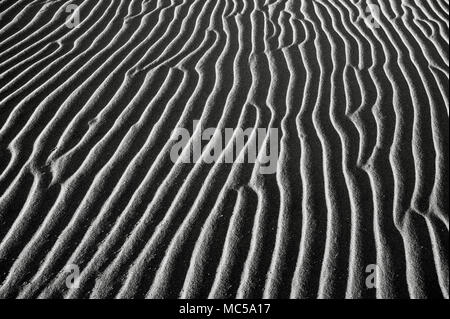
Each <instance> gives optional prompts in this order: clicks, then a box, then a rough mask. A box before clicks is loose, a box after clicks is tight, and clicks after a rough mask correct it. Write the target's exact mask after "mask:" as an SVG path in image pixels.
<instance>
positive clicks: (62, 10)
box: [0, 0, 449, 298]
mask: <svg viewBox="0 0 450 319" xmlns="http://www.w3.org/2000/svg"><path fill="white" fill-rule="evenodd" d="M374 3H376V4H378V5H379V9H380V13H381V14H380V18H379V21H378V23H379V27H378V28H377V27H373V26H372V27H371V26H370V25H368V24H366V21H365V19H363V18H361V17H362V16H364V17H365V16H367V14H368V13H367V12H366V11H365V9H366V2H365V1H355V0H334V1H330V0H278V1H274V0H148V1H144V0H97V1H94V0H92V1H89V0H85V1H82V0H73V1H62V0H61V1H58V0H55V1H42V0H35V1H29V0H3V1H0V12H1V13H0V81H1V82H0V83H1V85H0V128H1V129H0V196H1V197H0V297H1V298H13V297H18V298H37V297H39V298H60V297H65V298H87V297H90V298H111V297H117V298H143V297H147V298H178V297H182V298H206V297H210V298H236V297H237V298H344V297H346V298H375V297H377V298H409V297H411V298H431V297H435V298H448V297H449V272H448V270H449V269H448V268H449V267H448V249H449V202H448V194H449V175H448V174H449V148H448V147H449V145H448V143H449V135H448V134H449V116H448V115H449V113H448V109H449V87H448V85H449V48H448V45H449V22H448V18H449V2H448V0H431V1H430V0H378V1H375V2H374ZM68 4H77V5H79V6H80V11H79V12H80V13H81V16H80V18H81V20H80V22H81V24H80V25H79V26H78V27H76V28H69V27H68V26H67V25H66V18H67V16H68V15H69V14H68V13H67V12H66V6H67V5H68ZM197 119H201V120H202V122H203V124H204V126H205V127H217V128H219V129H224V128H239V127H240V128H243V129H245V128H277V129H278V130H279V136H278V138H279V159H278V161H277V172H276V174H271V175H270V174H266V175H264V174H261V172H260V170H259V168H258V165H257V164H250V163H248V164H238V163H235V164H221V163H213V164H206V163H204V162H198V163H194V164H181V163H180V162H177V163H173V161H171V159H170V150H171V148H172V147H173V146H174V144H175V143H176V141H175V140H172V139H171V134H172V131H173V130H174V129H176V128H189V129H190V130H191V126H192V121H193V120H197ZM191 133H192V130H191ZM191 142H192V140H191ZM373 264H376V265H378V269H379V271H378V273H377V274H378V278H377V281H378V288H377V289H369V288H368V287H367V285H366V281H367V278H368V276H369V275H370V273H368V272H366V270H367V269H368V268H367V267H368V266H369V265H373ZM67 265H76V266H77V267H79V269H80V271H81V273H80V277H79V279H80V282H79V283H80V286H79V288H78V289H69V288H68V287H67V284H66V280H67V276H68V273H67V268H66V267H67Z"/></svg>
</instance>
